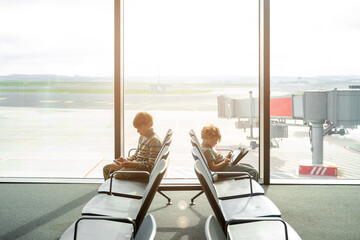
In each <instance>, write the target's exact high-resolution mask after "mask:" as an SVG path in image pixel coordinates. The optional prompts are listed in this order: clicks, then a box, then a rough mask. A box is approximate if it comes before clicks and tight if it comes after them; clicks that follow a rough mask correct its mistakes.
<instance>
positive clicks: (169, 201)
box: [157, 190, 172, 205]
mask: <svg viewBox="0 0 360 240" xmlns="http://www.w3.org/2000/svg"><path fill="white" fill-rule="evenodd" d="M157 192H158V193H160V194H161V195H162V196H163V197H164V198H166V199H167V200H168V202H167V204H166V205H171V204H172V202H171V198H169V196H168V195H166V194H165V193H163V192H162V191H160V190H158V191H157Z"/></svg>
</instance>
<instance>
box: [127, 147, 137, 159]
mask: <svg viewBox="0 0 360 240" xmlns="http://www.w3.org/2000/svg"><path fill="white" fill-rule="evenodd" d="M134 150H135V151H136V148H131V149H130V150H129V152H128V157H130V153H131V151H134Z"/></svg>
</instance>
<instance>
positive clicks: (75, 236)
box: [74, 216, 136, 240]
mask: <svg viewBox="0 0 360 240" xmlns="http://www.w3.org/2000/svg"><path fill="white" fill-rule="evenodd" d="M81 220H109V221H117V222H123V223H130V224H132V225H133V227H134V232H136V224H135V221H134V220H133V219H131V218H117V217H107V216H84V217H81V218H79V219H78V220H77V221H76V222H75V229H74V240H76V238H77V229H78V225H79V222H80V221H81Z"/></svg>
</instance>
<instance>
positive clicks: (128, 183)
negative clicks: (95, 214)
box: [98, 129, 173, 205]
mask: <svg viewBox="0 0 360 240" xmlns="http://www.w3.org/2000/svg"><path fill="white" fill-rule="evenodd" d="M172 134H173V131H172V130H171V129H169V130H168V131H167V133H166V135H165V138H164V141H163V143H162V146H161V149H160V151H159V154H158V156H157V158H156V160H155V164H156V163H157V161H158V160H159V159H162V158H163V159H165V160H166V159H167V155H168V153H169V152H167V153H164V148H165V146H167V147H169V146H170V144H171V142H172ZM129 155H130V151H129ZM155 164H154V165H155ZM121 172H124V171H121V170H120V171H115V172H113V173H112V174H111V175H110V178H109V179H108V180H106V181H105V182H104V183H103V184H101V185H100V187H99V189H98V193H105V194H110V195H115V196H121V197H129V198H136V199H141V198H142V197H143V195H144V191H145V188H146V186H147V182H144V181H137V180H134V179H130V180H126V179H116V178H115V177H114V176H115V175H116V174H117V173H121ZM126 172H127V173H129V171H126ZM131 173H133V174H147V175H149V176H150V173H149V172H147V171H133V172H131ZM158 192H159V193H160V194H161V195H162V196H163V197H165V198H166V199H167V200H168V203H167V204H168V205H170V204H171V199H170V197H168V196H167V195H166V194H164V193H163V192H161V191H158Z"/></svg>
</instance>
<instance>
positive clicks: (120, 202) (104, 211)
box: [82, 194, 142, 219]
mask: <svg viewBox="0 0 360 240" xmlns="http://www.w3.org/2000/svg"><path fill="white" fill-rule="evenodd" d="M141 205H142V200H141V199H133V198H125V197H118V196H112V195H106V194H98V195H96V196H95V197H93V198H92V199H91V200H90V201H89V202H88V203H87V204H86V205H85V206H84V208H83V210H82V215H100V216H112V217H129V218H132V219H136V216H137V214H138V212H139V210H140V207H141Z"/></svg>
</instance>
